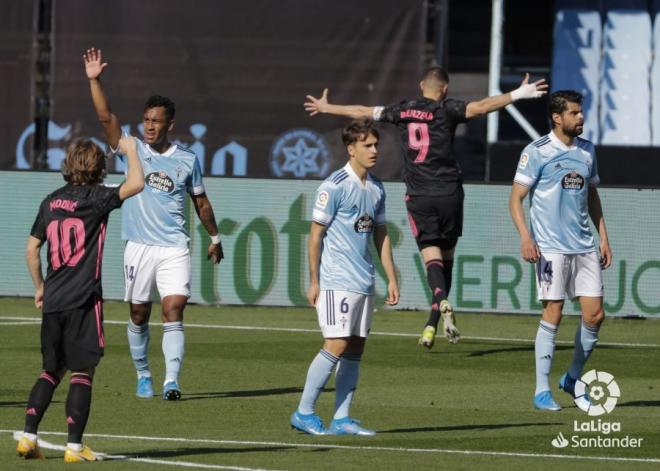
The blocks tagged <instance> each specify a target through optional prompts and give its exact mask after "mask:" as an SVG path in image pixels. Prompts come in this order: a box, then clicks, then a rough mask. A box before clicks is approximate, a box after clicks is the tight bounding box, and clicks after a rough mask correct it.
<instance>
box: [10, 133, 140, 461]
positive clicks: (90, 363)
mask: <svg viewBox="0 0 660 471" xmlns="http://www.w3.org/2000/svg"><path fill="white" fill-rule="evenodd" d="M119 145H120V147H121V149H122V151H124V152H126V155H128V170H127V173H126V180H125V181H124V182H123V183H122V184H121V185H119V186H114V187H110V186H104V185H102V184H101V182H102V181H103V177H104V176H105V155H104V153H103V151H102V150H101V149H100V148H99V147H98V146H97V145H96V144H94V143H93V142H92V141H88V140H80V141H76V142H74V143H72V144H71V145H70V146H69V148H68V149H67V155H66V158H65V159H64V163H63V165H62V173H63V175H64V180H66V182H67V184H66V185H65V186H63V187H61V188H59V189H57V190H55V191H54V192H53V193H51V194H50V195H48V196H47V197H46V198H45V199H44V200H43V202H42V203H41V205H40V207H39V212H38V213H37V217H36V219H35V221H34V225H33V226H32V230H31V231H30V236H29V238H28V242H27V248H26V258H27V264H28V268H29V271H30V275H31V276H32V281H33V283H34V287H35V295H34V304H35V306H36V307H37V309H41V310H42V321H41V353H42V358H43V365H42V368H43V369H42V372H41V374H40V375H39V378H38V379H37V382H36V383H35V385H34V386H33V388H32V391H31V392H30V396H29V398H28V402H27V407H26V409H25V427H24V429H23V435H22V436H21V437H20V439H19V442H18V445H17V447H16V451H17V452H18V454H19V456H21V457H22V458H26V459H32V458H37V459H40V458H43V455H42V454H41V451H40V450H39V443H38V441H37V429H38V427H39V422H40V421H41V419H42V417H43V415H44V413H45V412H46V409H48V406H49V404H50V401H51V399H52V397H53V393H54V392H55V388H57V385H58V384H59V383H60V381H61V380H62V378H63V376H64V374H65V373H66V371H67V370H70V371H71V378H70V384H69V393H68V396H67V399H66V409H65V410H66V419H67V424H68V440H67V447H66V450H65V452H64V461H65V462H67V463H76V462H84V461H96V460H97V459H98V457H97V456H96V455H95V454H94V453H93V452H92V450H91V449H90V448H89V447H87V446H83V444H82V435H83V432H84V430H85V425H87V419H88V417H89V409H90V404H91V400H92V378H93V376H94V369H95V367H96V365H98V363H99V361H100V359H101V357H102V356H103V349H104V346H105V339H104V337H103V297H102V290H101V262H102V258H103V243H104V241H105V234H106V227H107V223H108V215H109V213H110V211H112V210H113V209H116V208H119V207H120V206H121V204H122V202H123V201H124V200H125V199H126V198H129V197H131V196H133V195H135V194H137V193H139V192H140V191H142V188H143V186H144V180H143V172H142V165H141V164H140V161H139V159H138V156H137V149H136V145H135V139H134V138H132V137H129V136H125V137H123V138H122V139H121V140H120V142H119ZM45 241H48V254H47V259H48V270H47V274H46V281H44V279H43V275H42V271H41V258H40V252H41V246H42V245H43V243H44V242H45Z"/></svg>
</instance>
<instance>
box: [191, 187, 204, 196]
mask: <svg viewBox="0 0 660 471" xmlns="http://www.w3.org/2000/svg"><path fill="white" fill-rule="evenodd" d="M205 191H206V190H204V185H200V186H193V189H192V194H193V195H195V196H198V195H201V194H203V193H204V192H205Z"/></svg>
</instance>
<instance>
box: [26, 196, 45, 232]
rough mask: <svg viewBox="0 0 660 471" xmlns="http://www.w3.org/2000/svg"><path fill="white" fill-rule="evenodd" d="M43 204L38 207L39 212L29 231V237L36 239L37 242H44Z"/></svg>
mask: <svg viewBox="0 0 660 471" xmlns="http://www.w3.org/2000/svg"><path fill="white" fill-rule="evenodd" d="M43 209H44V202H42V203H41V204H40V205H39V212H37V217H36V218H35V220H34V224H32V229H30V235H31V236H32V237H36V238H37V239H39V240H46V227H45V225H44V218H43V213H44V211H43Z"/></svg>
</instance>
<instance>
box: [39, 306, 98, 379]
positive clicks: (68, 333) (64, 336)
mask: <svg viewBox="0 0 660 471" xmlns="http://www.w3.org/2000/svg"><path fill="white" fill-rule="evenodd" d="M104 347H105V338H104V336H103V302H102V301H101V300H100V299H99V298H97V297H96V296H93V297H91V298H90V300H89V301H88V302H87V303H85V304H84V305H82V306H80V307H79V308H77V309H71V310H68V311H56V312H49V313H44V314H43V317H42V320H41V355H42V357H43V369H44V370H45V371H51V372H56V371H59V370H61V369H63V368H66V369H68V370H71V371H80V370H85V369H87V368H92V367H94V366H96V365H98V364H99V361H101V357H102V356H103V348H104Z"/></svg>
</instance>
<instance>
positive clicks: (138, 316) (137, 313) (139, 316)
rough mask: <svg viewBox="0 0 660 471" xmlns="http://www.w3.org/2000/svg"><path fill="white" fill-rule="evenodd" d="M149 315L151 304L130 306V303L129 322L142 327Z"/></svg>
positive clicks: (147, 320)
mask: <svg viewBox="0 0 660 471" xmlns="http://www.w3.org/2000/svg"><path fill="white" fill-rule="evenodd" d="M150 315H151V304H132V303H131V322H132V323H133V324H135V325H142V324H144V323H145V322H149V316H150Z"/></svg>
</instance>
